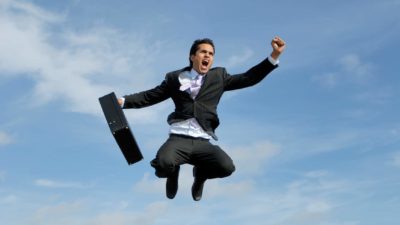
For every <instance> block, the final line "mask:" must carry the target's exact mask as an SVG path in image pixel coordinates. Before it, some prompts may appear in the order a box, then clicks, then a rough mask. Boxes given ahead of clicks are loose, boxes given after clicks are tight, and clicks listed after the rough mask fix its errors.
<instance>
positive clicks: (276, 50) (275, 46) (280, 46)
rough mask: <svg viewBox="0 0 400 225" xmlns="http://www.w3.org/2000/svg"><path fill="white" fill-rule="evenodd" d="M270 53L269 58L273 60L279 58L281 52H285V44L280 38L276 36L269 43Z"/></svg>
mask: <svg viewBox="0 0 400 225" xmlns="http://www.w3.org/2000/svg"><path fill="white" fill-rule="evenodd" d="M271 46H272V53H271V57H272V58H273V59H275V60H277V59H278V58H279V56H280V55H281V53H282V52H283V50H285V47H286V43H285V41H283V40H282V39H281V38H280V37H278V36H276V37H274V39H272V41H271Z"/></svg>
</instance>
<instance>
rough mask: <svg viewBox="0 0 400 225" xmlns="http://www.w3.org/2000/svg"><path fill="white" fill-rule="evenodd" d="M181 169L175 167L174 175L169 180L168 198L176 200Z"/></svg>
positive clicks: (167, 185) (167, 187)
mask: <svg viewBox="0 0 400 225" xmlns="http://www.w3.org/2000/svg"><path fill="white" fill-rule="evenodd" d="M179 169H180V167H179V166H177V167H175V171H174V173H173V174H172V175H171V176H169V177H168V178H167V184H166V193H167V198H169V199H173V198H175V195H176V193H177V192H178V177H179Z"/></svg>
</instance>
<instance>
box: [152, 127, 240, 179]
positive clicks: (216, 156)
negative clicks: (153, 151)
mask: <svg viewBox="0 0 400 225" xmlns="http://www.w3.org/2000/svg"><path fill="white" fill-rule="evenodd" d="M186 163H187V164H191V165H193V166H194V168H193V176H195V177H198V178H203V179H212V178H222V177H227V176H229V175H231V174H232V173H233V172H234V171H235V166H234V164H233V161H232V159H231V158H230V157H229V156H228V154H226V153H225V152H224V151H223V150H222V149H221V148H220V147H219V146H217V145H213V144H211V143H210V141H209V140H207V139H203V138H193V137H190V136H184V135H176V134H171V135H170V136H169V138H168V139H167V141H166V142H165V143H164V144H163V145H162V146H161V147H160V149H159V150H158V152H157V155H156V158H155V159H153V160H152V161H151V162H150V164H151V166H152V167H154V168H155V170H156V171H155V174H156V176H157V177H160V178H165V177H169V176H170V175H172V174H173V173H174V172H175V171H176V170H177V169H179V166H180V165H182V164H186Z"/></svg>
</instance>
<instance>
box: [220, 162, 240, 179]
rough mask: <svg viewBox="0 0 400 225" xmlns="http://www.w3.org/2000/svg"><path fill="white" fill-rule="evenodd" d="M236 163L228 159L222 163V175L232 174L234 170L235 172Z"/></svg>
mask: <svg viewBox="0 0 400 225" xmlns="http://www.w3.org/2000/svg"><path fill="white" fill-rule="evenodd" d="M235 169H236V168H235V165H234V164H233V162H232V161H227V162H225V163H223V164H222V165H221V177H227V176H230V175H231V174H232V173H233V172H235Z"/></svg>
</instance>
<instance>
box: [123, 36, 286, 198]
mask: <svg viewBox="0 0 400 225" xmlns="http://www.w3.org/2000/svg"><path fill="white" fill-rule="evenodd" d="M271 46H272V53H271V54H270V56H269V57H268V58H267V59H265V60H263V61H262V62H261V63H259V64H258V65H256V66H254V67H252V68H251V69H249V70H248V71H247V72H245V73H242V74H236V75H230V74H228V73H227V72H226V70H225V68H221V67H218V68H213V69H211V66H212V64H213V62H214V53H215V47H214V43H213V41H212V40H210V39H200V40H196V41H194V43H193V45H192V47H191V49H190V54H189V62H190V66H189V67H186V68H183V69H181V70H177V71H173V72H170V73H168V74H167V75H166V76H165V79H164V80H163V81H162V83H161V84H160V85H158V86H157V87H155V88H153V89H150V90H147V91H143V92H139V93H136V94H131V95H126V96H124V97H123V98H120V99H118V101H119V103H120V104H121V106H122V107H123V108H124V109H128V108H141V107H146V106H150V105H153V104H156V103H159V102H162V101H164V100H166V99H168V98H172V100H173V102H174V104H175V111H174V112H172V113H171V114H170V115H169V116H168V123H169V124H170V135H169V138H168V139H167V141H166V142H165V143H164V144H163V145H162V146H161V147H160V149H159V150H158V152H157V155H156V157H155V159H153V160H152V161H151V166H152V167H154V168H155V170H156V171H155V174H156V176H158V177H160V178H167V182H166V194H167V197H168V198H170V199H173V198H174V197H175V195H176V193H177V191H178V176H179V168H180V165H182V164H185V163H188V164H191V165H193V166H194V167H193V176H194V182H193V186H192V197H193V199H194V200H195V201H199V200H200V199H201V197H202V192H203V186H204V183H205V181H206V180H207V179H212V178H222V177H227V176H229V175H231V174H232V173H233V172H234V170H235V166H234V164H233V162H232V159H231V158H230V157H229V156H228V155H227V154H226V153H225V152H224V151H223V150H222V149H221V148H220V147H219V146H217V145H213V144H211V143H210V141H209V140H210V139H211V138H213V139H215V140H217V137H216V135H215V129H216V128H217V127H218V125H219V119H218V114H217V105H218V102H219V100H220V98H221V96H222V94H223V93H224V92H225V91H231V90H235V89H240V88H245V87H249V86H252V85H254V84H256V83H258V82H260V81H261V80H262V79H264V77H266V76H267V74H269V73H270V72H271V71H272V70H273V69H275V68H276V67H277V66H278V65H277V63H278V58H279V56H280V54H281V53H282V52H283V50H284V49H285V47H286V45H285V42H284V41H283V40H282V39H281V38H279V37H275V38H273V39H272V41H271Z"/></svg>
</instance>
